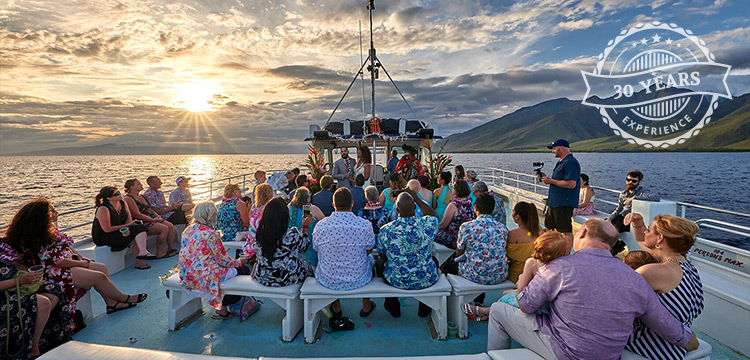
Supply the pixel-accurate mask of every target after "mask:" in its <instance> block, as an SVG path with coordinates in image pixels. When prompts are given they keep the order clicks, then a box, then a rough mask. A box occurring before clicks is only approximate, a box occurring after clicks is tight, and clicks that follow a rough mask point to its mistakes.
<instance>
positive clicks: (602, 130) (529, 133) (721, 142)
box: [438, 89, 750, 152]
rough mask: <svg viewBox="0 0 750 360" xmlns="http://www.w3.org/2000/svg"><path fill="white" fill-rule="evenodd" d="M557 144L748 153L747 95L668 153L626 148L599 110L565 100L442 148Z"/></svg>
mask: <svg viewBox="0 0 750 360" xmlns="http://www.w3.org/2000/svg"><path fill="white" fill-rule="evenodd" d="M676 91H680V90H679V89H677V90H676ZM652 93H653V92H652ZM636 95H637V96H638V95H640V96H642V99H645V98H646V96H645V95H641V94H636ZM657 95H660V94H657ZM649 96H653V95H652V94H649ZM559 138H564V139H567V140H568V141H569V142H570V143H571V148H572V149H574V151H589V152H614V151H617V152H623V151H750V94H745V95H742V96H739V97H735V98H733V99H732V100H726V99H721V100H720V102H719V106H718V107H717V108H716V110H715V111H714V115H713V116H712V117H711V121H710V122H709V123H708V124H706V126H704V127H703V129H702V130H701V131H700V133H699V134H698V135H695V136H693V137H692V138H690V139H688V140H687V141H685V143H683V144H678V145H673V146H670V147H669V148H668V149H666V150H665V149H647V148H645V147H643V146H640V145H635V144H629V143H628V142H627V141H626V140H625V139H623V138H621V137H620V136H617V135H615V134H614V133H613V132H612V129H610V128H609V126H608V125H607V124H606V123H604V122H603V121H602V118H601V115H599V110H598V109H596V108H594V107H591V106H587V105H583V104H581V102H580V101H579V100H569V99H565V98H561V99H554V100H548V101H544V102H541V103H539V104H536V105H533V106H528V107H524V108H521V109H518V110H516V111H514V112H513V113H510V114H508V115H505V116H503V117H500V118H498V119H494V120H491V121H488V122H486V123H484V124H482V125H480V126H477V127H475V128H473V129H471V130H468V131H466V132H463V133H460V134H453V135H451V136H449V137H447V138H446V139H444V140H442V141H441V143H445V148H444V150H443V151H445V152H533V151H547V149H546V147H545V146H546V145H547V144H549V143H550V142H552V141H553V140H554V139H559ZM446 141H447V143H446ZM438 145H440V144H438Z"/></svg>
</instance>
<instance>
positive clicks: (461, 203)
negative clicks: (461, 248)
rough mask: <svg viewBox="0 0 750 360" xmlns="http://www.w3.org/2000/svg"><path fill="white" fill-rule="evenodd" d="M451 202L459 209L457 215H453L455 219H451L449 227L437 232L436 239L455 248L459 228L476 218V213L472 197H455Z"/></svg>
mask: <svg viewBox="0 0 750 360" xmlns="http://www.w3.org/2000/svg"><path fill="white" fill-rule="evenodd" d="M451 204H453V205H454V206H455V207H456V209H457V210H458V211H457V212H456V215H454V216H453V219H451V222H450V223H449V224H448V227H447V228H445V230H443V231H440V232H438V233H437V236H436V237H435V241H436V242H438V243H440V244H443V245H445V246H447V247H449V248H451V249H455V248H456V240H458V229H459V228H460V227H461V225H462V224H463V223H465V222H467V221H471V220H474V218H475V217H476V215H474V210H473V209H472V206H471V204H472V203H471V199H470V198H463V199H460V198H453V200H451Z"/></svg>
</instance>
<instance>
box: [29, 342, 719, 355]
mask: <svg viewBox="0 0 750 360" xmlns="http://www.w3.org/2000/svg"><path fill="white" fill-rule="evenodd" d="M710 355H711V345H709V344H708V343H706V342H705V341H703V340H700V347H699V348H698V350H695V351H691V352H689V353H688V354H687V356H686V357H685V360H702V359H709V356H710ZM697 356H698V357H697ZM39 359H40V360H57V359H76V360H130V359H142V360H201V359H205V360H208V359H215V360H250V359H256V358H240V357H228V356H216V355H201V354H186V353H179V352H171V351H160V350H148V349H138V348H131V347H122V346H109V345H99V344H88V343H84V342H80V341H75V340H71V341H68V342H66V343H65V344H62V345H60V346H58V347H56V348H54V349H52V350H50V351H49V352H47V353H46V354H44V355H42V356H41V357H39ZM292 359H298V358H277V357H261V358H260V359H259V360H292ZM323 359H330V358H328V357H326V358H308V359H307V360H323ZM337 359H338V360H354V359H367V360H390V359H401V360H428V359H456V360H540V359H543V358H542V357H541V356H539V355H537V354H536V353H534V352H533V351H531V350H527V349H508V350H492V351H489V352H487V353H480V354H460V355H437V356H404V357H346V358H337ZM622 359H623V360H640V359H643V358H642V357H640V356H638V355H635V354H633V353H631V352H629V351H623V353H622Z"/></svg>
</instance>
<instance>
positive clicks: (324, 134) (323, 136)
mask: <svg viewBox="0 0 750 360" xmlns="http://www.w3.org/2000/svg"><path fill="white" fill-rule="evenodd" d="M313 138H314V139H315V140H328V139H329V137H328V131H325V130H317V131H315V132H313Z"/></svg>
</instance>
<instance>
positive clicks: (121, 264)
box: [94, 224, 185, 274]
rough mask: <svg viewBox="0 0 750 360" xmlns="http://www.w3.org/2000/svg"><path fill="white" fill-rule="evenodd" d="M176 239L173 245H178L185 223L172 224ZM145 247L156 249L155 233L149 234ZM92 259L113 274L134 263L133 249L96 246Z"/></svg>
mask: <svg viewBox="0 0 750 360" xmlns="http://www.w3.org/2000/svg"><path fill="white" fill-rule="evenodd" d="M174 230H175V233H176V234H177V239H176V240H175V247H179V245H180V239H181V238H182V232H183V231H184V230H185V224H179V225H175V226H174ZM146 244H147V245H146V247H148V248H149V249H150V250H151V251H155V249H156V235H150V236H149V237H148V238H147V240H146ZM94 260H96V262H100V263H102V264H104V265H107V268H108V269H109V273H110V274H115V273H118V272H120V271H122V270H123V269H125V268H126V267H128V266H131V265H133V264H135V255H133V249H132V248H130V247H128V248H125V249H123V250H120V251H112V248H110V247H109V246H97V247H95V248H94Z"/></svg>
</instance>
